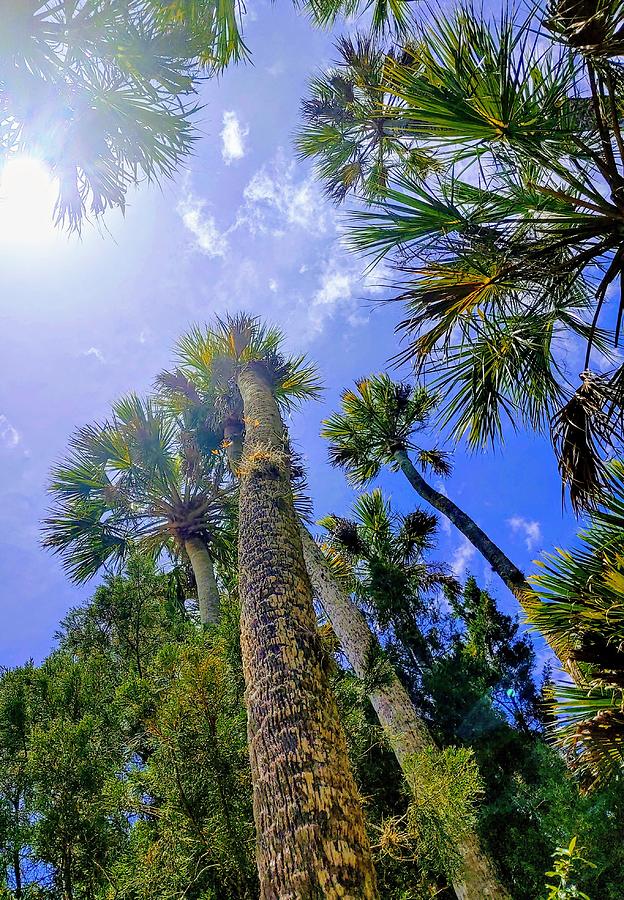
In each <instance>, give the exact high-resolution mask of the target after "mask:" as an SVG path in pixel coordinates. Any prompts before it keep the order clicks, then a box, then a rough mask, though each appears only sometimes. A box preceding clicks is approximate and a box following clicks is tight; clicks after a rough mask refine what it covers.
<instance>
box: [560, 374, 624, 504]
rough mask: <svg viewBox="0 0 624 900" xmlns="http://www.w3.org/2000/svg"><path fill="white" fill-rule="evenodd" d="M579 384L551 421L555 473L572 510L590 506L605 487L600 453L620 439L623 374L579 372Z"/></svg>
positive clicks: (603, 456)
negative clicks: (555, 465) (566, 490)
mask: <svg viewBox="0 0 624 900" xmlns="http://www.w3.org/2000/svg"><path fill="white" fill-rule="evenodd" d="M580 379H581V386H580V387H579V388H578V389H577V390H576V391H575V393H574V394H573V396H572V397H571V398H570V400H569V401H568V402H567V403H566V404H565V406H563V407H562V408H561V409H560V410H559V411H558V412H557V413H556V414H555V415H554V416H553V418H552V420H551V434H552V441H553V445H554V448H555V453H556V455H557V459H558V464H559V473H560V475H561V479H562V481H563V490H564V492H565V488H566V486H567V487H568V489H569V491H570V502H571V504H572V508H573V509H574V511H575V513H577V514H578V513H580V512H581V510H583V509H592V508H595V506H596V504H597V502H598V500H599V498H600V495H601V494H602V493H603V492H604V490H605V489H606V488H607V487H608V484H609V482H610V475H609V471H608V468H607V465H606V457H607V455H608V453H609V452H610V450H611V449H612V448H613V447H614V445H617V444H619V443H621V442H622V439H623V432H624V429H623V427H622V426H623V419H622V413H623V408H624V407H623V404H622V400H623V399H624V377H623V372H622V369H619V370H618V371H617V372H615V373H614V374H612V375H598V374H596V373H595V372H590V371H585V372H581V375H580Z"/></svg>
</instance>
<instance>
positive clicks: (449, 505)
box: [394, 450, 531, 604]
mask: <svg viewBox="0 0 624 900" xmlns="http://www.w3.org/2000/svg"><path fill="white" fill-rule="evenodd" d="M394 458H395V460H396V462H397V465H398V466H399V467H400V468H401V471H402V472H403V474H404V475H405V477H406V478H407V480H408V481H409V483H410V484H411V486H412V487H413V488H414V490H415V491H416V493H417V494H420V496H421V497H422V498H423V500H426V501H427V503H430V504H431V506H433V507H435V509H437V510H438V511H439V512H441V513H443V514H444V515H445V516H446V517H447V519H449V521H450V522H452V523H453V525H454V526H455V527H456V528H457V530H458V531H461V533H462V534H463V535H464V537H466V538H467V539H468V540H469V541H470V543H471V544H472V545H473V547H476V549H477V550H478V551H479V553H480V554H481V555H482V556H483V558H484V559H486V560H487V562H489V564H490V565H491V566H492V568H493V569H494V571H495V572H496V574H497V575H500V577H501V578H502V579H503V581H504V582H505V584H506V585H507V587H508V588H509V590H510V591H511V592H512V593H513V594H514V595H515V596H516V597H517V598H518V600H519V601H520V603H521V604H522V602H523V601H522V596H521V595H522V594H523V593H524V592H525V591H530V590H531V588H530V586H529V583H528V582H527V580H526V578H525V577H524V575H523V574H522V572H521V571H520V569H519V568H518V567H517V566H516V565H514V563H512V561H511V560H510V559H509V557H508V556H506V555H505V554H504V553H503V551H502V550H501V549H500V547H497V546H496V544H495V543H494V542H493V541H492V540H490V538H489V537H488V536H487V534H486V533H485V531H483V530H482V529H481V528H479V526H478V525H477V523H476V522H475V521H474V519H471V518H470V516H469V515H467V513H465V512H464V511H463V510H462V509H460V508H459V506H457V505H456V504H455V503H453V501H452V500H449V498H448V497H446V496H445V495H444V494H442V493H440V491H436V489H435V488H432V487H431V485H430V484H428V482H426V481H425V479H424V478H423V477H422V475H420V473H419V472H418V471H417V470H416V468H415V466H414V464H413V463H412V461H411V459H410V458H409V456H408V455H407V453H406V452H405V450H397V451H396V453H395V454H394Z"/></svg>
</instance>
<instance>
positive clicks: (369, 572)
mask: <svg viewBox="0 0 624 900" xmlns="http://www.w3.org/2000/svg"><path fill="white" fill-rule="evenodd" d="M354 514H355V519H354V520H346V519H343V518H338V517H334V516H330V517H328V518H327V519H325V520H323V522H324V524H325V526H326V527H327V528H328V529H329V531H330V535H331V544H324V545H323V547H322V548H321V547H320V546H319V545H318V544H317V543H316V542H315V541H314V539H313V538H312V536H311V535H310V533H309V532H308V530H307V529H306V528H305V527H303V526H302V530H301V534H302V541H303V552H304V557H305V563H306V567H307V570H308V573H309V575H310V579H311V581H312V586H313V588H314V592H315V594H316V596H317V599H318V601H319V603H320V604H321V606H322V608H323V611H324V612H325V615H326V616H327V618H328V619H329V622H330V623H331V626H332V629H333V631H334V633H335V635H336V637H337V638H338V641H339V643H340V647H341V650H342V652H343V653H344V655H345V657H346V659H347V661H348V663H349V665H350V666H351V667H352V669H353V671H354V672H355V674H356V675H357V677H358V678H360V679H361V681H362V684H363V685H364V688H365V690H366V693H367V695H368V698H369V700H370V702H371V705H372V706H373V709H374V710H375V712H376V714H377V717H378V719H379V723H380V725H381V727H382V728H383V730H384V733H385V735H386V739H387V741H388V743H389V744H390V746H391V747H392V749H393V751H394V753H395V755H396V758H397V761H398V763H399V765H400V766H401V768H402V769H403V771H404V772H405V774H406V776H408V780H409V777H410V772H411V768H410V766H411V763H412V762H413V760H414V758H415V756H416V755H418V754H420V753H423V752H424V751H426V750H429V749H431V748H433V747H435V741H434V739H433V737H432V735H431V733H430V731H429V729H428V727H427V723H426V722H425V721H424V720H423V717H422V715H421V713H420V712H419V710H418V708H417V707H416V705H415V704H414V702H413V700H412V698H411V697H410V696H409V694H408V692H407V691H406V689H405V687H404V686H403V684H402V683H401V681H400V679H399V678H398V676H397V673H396V671H395V669H394V667H393V666H392V664H391V662H390V660H389V659H388V657H387V655H386V654H385V653H384V652H383V650H382V648H381V646H380V644H379V640H378V639H377V637H376V636H375V634H374V633H373V631H372V630H371V627H370V625H369V624H368V621H367V618H366V616H365V615H364V613H363V612H362V610H361V609H360V607H359V605H358V603H357V602H356V601H355V600H354V599H353V597H352V591H353V590H355V592H356V596H358V597H359V598H360V599H361V600H362V601H363V602H364V603H366V601H367V599H368V600H370V596H371V594H376V595H377V599H378V601H379V604H381V605H382V608H383V610H384V611H383V612H381V614H380V611H379V609H378V603H377V602H375V603H374V606H375V610H376V615H377V618H379V617H380V615H381V618H382V619H383V624H384V625H385V626H386V627H387V625H388V624H389V623H390V622H389V620H392V622H391V624H392V625H393V627H394V631H395V633H398V632H401V639H402V640H403V639H407V643H408V647H409V648H410V649H411V650H412V653H413V656H414V658H413V659H412V662H413V663H415V664H416V666H418V667H421V666H422V664H423V662H424V661H425V660H426V658H427V655H428V654H427V648H426V645H425V639H424V638H423V635H422V633H421V632H420V631H419V629H418V626H417V622H416V621H415V617H417V615H418V609H417V607H418V601H417V600H416V597H415V593H418V592H419V591H420V590H425V591H428V590H429V589H431V588H432V587H433V586H434V585H436V584H438V585H439V584H444V585H445V586H447V587H452V583H453V579H451V578H449V577H448V576H447V575H446V574H445V573H444V572H443V570H441V569H439V568H438V567H435V566H431V565H429V564H427V563H426V562H425V561H424V559H423V556H422V554H423V551H424V550H425V549H426V548H427V547H428V546H429V542H430V538H431V533H432V529H433V528H434V527H435V516H431V515H429V514H427V513H423V512H421V511H418V512H416V513H412V514H410V515H408V516H405V517H401V518H400V519H399V521H394V520H393V516H392V513H391V510H390V507H389V504H388V503H387V502H386V501H385V500H384V499H383V497H382V495H381V493H380V492H379V491H373V493H372V494H364V495H362V496H361V497H359V498H358V500H357V501H356V503H355V507H354ZM404 566H405V568H404ZM393 573H394V574H395V578H394V579H393V577H392V575H393ZM354 576H355V577H354ZM393 581H394V582H401V585H402V587H403V588H407V589H406V590H405V596H402V597H401V598H398V597H385V598H384V597H383V594H384V587H385V588H386V589H387V587H388V584H389V583H392V582H393ZM408 585H409V586H408ZM395 587H396V589H397V590H398V589H399V585H398V584H395ZM386 592H387V591H386ZM390 593H392V591H391V590H390ZM410 593H411V594H412V598H411V599H412V603H411V605H410V597H409V596H408V595H409V594H410ZM393 600H394V601H395V602H394V603H393ZM384 603H385V606H384ZM368 605H369V606H370V603H369V604H368ZM395 605H396V607H397V608H394V607H395ZM398 607H402V608H401V609H398ZM449 852H451V853H452V852H454V853H456V854H457V858H458V866H457V874H456V876H455V878H454V879H453V886H454V889H455V894H456V896H457V897H458V898H460V900H461V898H470V897H482V898H484V900H485V898H490V900H507V898H509V894H508V892H507V891H506V889H505V888H504V887H503V885H502V884H501V883H500V882H499V880H498V876H497V874H496V869H495V866H494V865H493V863H492V861H491V860H490V858H489V856H488V854H487V853H486V851H485V850H484V849H483V847H482V846H481V842H480V839H479V836H478V834H477V832H476V831H475V830H473V829H471V828H466V830H465V832H464V833H463V835H462V836H461V838H460V839H459V841H458V843H457V846H454V847H451V848H449Z"/></svg>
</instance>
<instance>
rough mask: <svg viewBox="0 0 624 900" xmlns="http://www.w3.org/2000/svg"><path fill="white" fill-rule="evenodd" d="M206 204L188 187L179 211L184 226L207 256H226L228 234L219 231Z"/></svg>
mask: <svg viewBox="0 0 624 900" xmlns="http://www.w3.org/2000/svg"><path fill="white" fill-rule="evenodd" d="M205 207H206V202H205V200H201V199H200V198H199V197H196V196H195V194H193V192H192V191H191V190H190V188H189V187H188V186H187V187H186V188H185V189H184V193H183V195H182V197H181V199H180V200H179V202H178V206H177V211H178V214H179V215H180V216H181V218H182V221H183V222H184V225H185V226H186V227H187V228H188V230H189V231H190V232H191V234H192V235H193V236H194V237H195V244H196V246H197V248H198V249H199V250H201V251H202V253H205V254H206V256H211V257H218V256H221V257H223V256H225V254H226V253H227V251H228V247H229V244H228V239H227V234H225V233H223V232H221V231H219V229H218V228H217V225H216V222H215V220H214V217H213V216H211V215H209V214H208V213H206V212H205Z"/></svg>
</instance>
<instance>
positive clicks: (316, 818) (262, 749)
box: [238, 363, 378, 900]
mask: <svg viewBox="0 0 624 900" xmlns="http://www.w3.org/2000/svg"><path fill="white" fill-rule="evenodd" d="M238 386H239V389H240V392H241V395H242V398H243V404H244V413H245V426H246V430H245V440H244V450H243V457H242V460H241V463H240V466H239V477H240V500H239V502H240V529H239V592H240V599H241V604H242V611H241V647H242V654H243V668H244V673H245V683H246V701H247V712H248V730H249V750H250V757H251V770H252V781H253V807H254V818H255V823H256V832H257V845H256V848H257V862H258V872H259V876H260V895H261V898H262V900H317V898H319V900H320V898H335V900H338V898H352V900H356V898H358V900H359V898H376V897H377V896H378V894H377V887H376V879H375V872H374V868H373V864H372V858H371V854H370V848H369V844H368V839H367V835H366V829H365V825H364V817H363V813H362V808H361V805H360V799H359V797H358V793H357V788H356V785H355V782H354V780H353V776H352V774H351V770H350V766H349V759H348V755H347V746H346V740H345V737H344V734H343V732H342V728H341V726H340V723H339V719H338V710H337V708H336V703H335V700H334V698H333V696H332V693H331V690H330V685H329V680H328V675H327V666H326V663H325V660H324V656H323V651H322V648H321V646H320V642H319V638H318V633H317V630H316V621H315V616H314V607H313V603H312V591H311V587H310V582H309V579H308V576H307V573H306V569H305V565H304V562H303V552H302V547H301V537H300V534H299V525H298V520H297V516H296V514H295V510H294V506H293V499H292V491H291V484H290V468H289V455H288V449H287V445H286V438H285V429H284V425H283V423H282V421H281V418H280V415H279V410H278V408H277V404H276V402H275V398H274V396H273V393H272V389H271V386H270V384H269V381H268V379H267V376H266V372H265V369H264V367H263V366H262V365H261V364H258V363H253V364H251V365H249V366H248V367H247V368H246V369H244V370H243V371H242V372H241V374H240V375H239V376H238Z"/></svg>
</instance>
